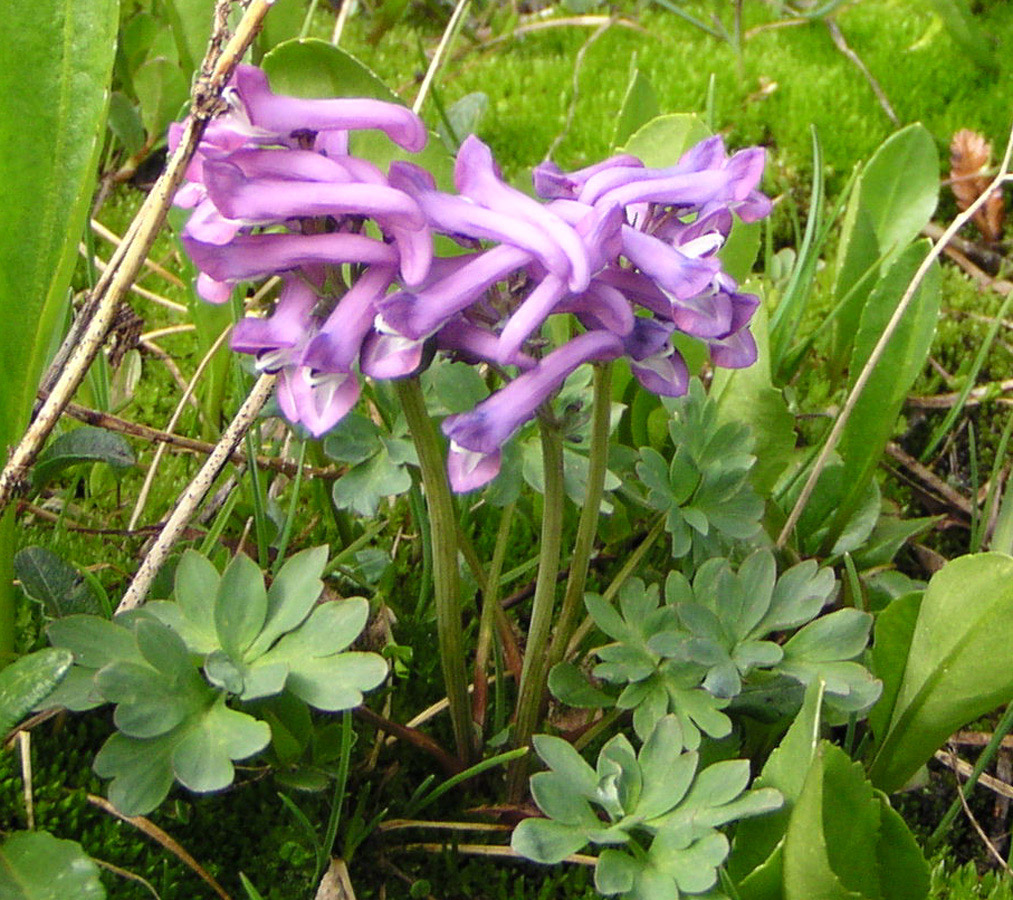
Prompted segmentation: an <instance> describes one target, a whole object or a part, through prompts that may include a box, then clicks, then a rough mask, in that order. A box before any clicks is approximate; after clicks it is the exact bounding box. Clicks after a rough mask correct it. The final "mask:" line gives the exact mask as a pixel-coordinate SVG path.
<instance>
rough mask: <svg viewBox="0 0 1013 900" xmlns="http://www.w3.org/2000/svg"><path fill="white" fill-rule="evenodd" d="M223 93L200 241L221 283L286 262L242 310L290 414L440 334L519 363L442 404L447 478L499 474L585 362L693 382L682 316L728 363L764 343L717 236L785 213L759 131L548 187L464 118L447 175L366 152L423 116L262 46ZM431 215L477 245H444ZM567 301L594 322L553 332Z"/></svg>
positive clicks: (326, 410) (418, 144) (549, 171)
mask: <svg viewBox="0 0 1013 900" xmlns="http://www.w3.org/2000/svg"><path fill="white" fill-rule="evenodd" d="M227 100H228V102H229V106H230V109H229V112H228V113H226V114H225V115H224V116H222V117H221V118H219V119H217V120H215V121H214V122H212V123H211V124H210V125H209V126H208V129H207V131H206V133H205V135H204V138H203V141H202V143H201V145H200V147H199V149H198V153H197V155H196V156H195V158H194V161H193V163H192V165H191V167H190V170H189V171H188V173H187V174H188V179H189V180H188V183H187V184H186V185H185V186H184V187H183V188H182V189H181V190H180V192H179V194H178V195H177V200H176V202H177V203H178V204H180V205H183V206H188V207H192V208H193V213H192V215H191V217H190V220H189V222H188V223H187V226H186V229H185V231H184V234H183V242H184V245H185V246H186V249H187V251H188V252H189V254H190V256H191V257H192V259H193V260H194V262H195V264H196V265H197V267H198V269H199V270H200V276H199V278H198V291H199V292H200V294H201V296H202V297H204V298H205V299H207V300H209V301H211V302H223V301H224V300H226V299H227V298H228V296H229V294H230V292H231V290H232V287H233V286H234V285H235V284H236V283H237V282H241V281H248V280H252V279H258V278H263V277H265V276H268V275H274V274H277V275H279V276H281V278H282V282H283V284H282V288H281V291H280V294H279V297H278V300H277V302H276V305H275V308H274V311H273V313H272V314H271V315H270V316H269V317H267V318H253V317H250V318H246V319H243V320H242V321H241V322H239V323H238V324H237V325H236V328H235V330H234V332H233V336H232V347H233V349H235V350H238V351H240V352H244V353H251V354H255V355H256V357H257V365H258V367H259V368H260V369H261V370H263V371H272V372H277V373H278V374H279V390H278V397H279V402H280V404H281V407H282V410H283V412H284V413H285V415H286V416H287V417H288V418H289V419H290V420H291V421H293V422H299V423H301V424H303V425H304V426H305V427H306V428H307V429H309V430H310V431H311V432H312V433H313V434H315V435H320V434H323V433H324V432H326V431H327V430H329V429H330V428H332V427H333V426H334V425H335V424H336V423H337V422H338V421H340V419H341V418H342V417H343V416H344V415H345V414H346V413H347V412H348V411H349V410H350V409H351V408H352V406H353V405H354V404H355V402H356V400H357V399H358V396H359V373H362V374H365V375H367V376H370V377H373V378H401V377H405V376H407V375H410V374H413V373H414V372H416V371H418V369H419V368H420V367H421V366H422V365H423V360H424V359H426V358H427V356H426V353H427V351H435V350H442V351H444V352H447V353H450V354H454V355H456V356H458V357H460V358H463V359H465V360H469V361H473V362H485V363H489V364H492V365H493V366H495V367H496V368H497V370H498V371H500V372H501V373H504V374H505V375H506V374H508V373H510V372H516V375H515V377H513V378H512V379H510V380H508V381H507V383H506V384H505V386H504V387H502V388H501V389H500V390H499V391H497V392H496V393H494V394H492V395H491V396H490V397H488V398H487V399H486V400H484V401H482V402H481V403H479V404H478V405H477V406H476V407H475V408H474V409H473V410H471V411H469V412H465V413H462V414H459V415H454V416H450V417H448V418H447V419H446V420H445V421H444V423H443V431H444V433H445V434H446V435H447V437H448V438H449V439H450V458H449V472H450V479H451V484H452V486H453V487H454V489H455V490H457V491H468V490H473V489H475V488H478V487H481V486H482V485H484V484H486V483H487V482H488V481H490V480H491V479H492V478H494V477H495V475H496V473H497V472H498V471H499V466H500V449H501V447H502V446H503V444H504V443H505V442H506V441H507V440H508V439H509V438H510V437H511V436H512V435H513V434H514V433H515V432H516V431H517V430H518V429H519V428H520V427H521V426H522V425H523V424H524V423H525V422H526V421H528V420H529V419H531V418H532V417H533V416H534V415H535V412H536V410H537V408H538V406H539V405H540V404H542V403H544V402H545V401H546V400H547V399H548V398H549V397H551V396H552V394H553V393H555V391H556V390H558V388H559V387H560V386H561V385H562V383H563V382H564V381H565V379H566V378H567V377H568V376H569V375H570V374H571V373H572V372H573V371H574V370H575V369H576V368H578V367H579V366H581V365H582V364H584V363H586V362H603V361H607V360H611V359H615V358H617V357H620V356H626V357H627V358H628V359H629V361H630V365H631V367H632V370H633V373H634V374H635V376H636V377H637V379H638V380H639V381H640V383H641V384H642V385H643V386H644V387H646V388H647V389H648V390H650V391H653V392H654V393H658V394H665V395H669V396H676V395H679V394H682V393H684V392H685V391H686V387H687V382H688V373H687V370H686V364H685V362H684V361H683V359H682V357H681V356H680V355H679V353H678V351H677V350H676V349H675V347H674V346H673V344H672V340H671V338H672V335H673V334H674V333H675V332H677V331H678V332H682V333H685V334H689V335H692V336H693V337H696V338H698V339H700V340H702V341H704V342H705V343H706V344H707V345H708V346H709V347H710V351H711V359H712V361H713V363H714V364H715V365H719V366H724V367H730V368H737V367H743V366H748V365H750V364H751V363H752V362H753V361H754V360H755V358H756V346H755V344H754V342H753V339H752V336H751V335H750V333H749V330H748V328H747V325H748V322H749V319H750V317H751V315H752V313H753V310H754V309H755V308H756V305H757V299H756V298H755V297H753V296H752V295H749V294H743V293H740V292H739V291H738V285H737V284H736V282H735V281H734V280H733V279H732V278H731V277H729V276H728V274H727V273H725V272H724V271H723V270H722V268H721V264H720V261H719V260H718V258H717V252H718V250H720V248H721V247H722V246H723V244H724V242H725V240H726V238H727V237H728V234H729V231H730V229H731V226H732V214H733V213H735V214H737V215H738V216H739V217H740V218H741V219H743V220H745V221H754V220H756V219H759V218H761V217H763V216H765V215H766V214H767V213H768V212H769V209H770V203H769V201H768V200H767V198H766V197H765V196H763V195H762V194H761V193H759V192H758V191H757V185H758V183H759V181H760V177H761V175H762V172H763V165H764V154H763V151H762V150H761V149H758V148H754V149H748V150H743V151H740V152H739V153H736V154H734V155H732V156H728V155H727V154H726V152H725V149H724V145H723V143H722V141H721V139H720V138H716V137H715V138H711V139H708V140H706V141H704V142H702V143H700V144H698V145H697V146H696V147H694V148H693V149H691V150H690V151H689V152H688V153H686V154H685V155H684V156H683V157H682V159H680V160H679V162H678V163H677V164H676V165H674V166H672V167H670V168H666V169H650V168H647V167H645V166H644V165H643V163H642V162H641V161H640V160H639V159H637V158H636V157H633V156H629V155H620V156H615V157H612V158H611V159H608V160H605V161H604V162H601V163H599V164H597V165H595V166H591V167H589V168H586V169H582V170H580V171H576V172H570V173H565V172H562V171H560V170H559V169H558V168H557V167H556V166H554V165H553V164H551V163H544V164H542V165H541V166H539V167H538V168H536V169H535V171H534V185H535V190H536V192H537V194H538V195H539V197H540V198H542V199H540V200H539V199H534V198H532V197H529V196H528V195H526V194H524V193H522V192H520V191H518V190H516V189H515V188H513V187H511V186H510V185H508V184H506V183H505V182H504V181H503V180H502V178H501V176H500V173H499V171H498V169H497V166H496V163H495V161H494V159H493V157H492V154H491V152H490V151H489V148H488V147H486V146H485V145H484V144H483V143H482V142H481V141H480V140H478V138H475V137H469V138H468V139H467V140H466V141H465V142H464V144H463V145H462V146H461V149H460V151H459V153H458V156H457V161H456V166H455V170H454V180H455V186H456V189H457V193H456V194H448V193H445V192H443V191H440V190H439V189H438V188H437V187H436V184H435V181H434V179H433V177H432V175H431V174H430V173H429V172H427V171H426V170H425V169H423V168H421V167H419V166H417V165H414V164H413V163H408V162H395V163H392V164H391V165H390V167H389V170H388V172H387V173H386V174H385V173H383V172H382V171H381V170H380V169H378V168H377V167H376V166H374V165H372V164H371V163H369V162H367V161H365V160H362V159H358V158H356V157H354V156H351V155H349V152H348V143H349V138H348V136H349V131H351V130H357V129H379V130H381V131H383V132H385V133H386V134H387V136H388V137H389V138H390V139H391V140H392V141H394V142H395V143H397V144H399V145H400V146H401V147H403V148H405V149H406V150H408V151H412V152H415V151H418V150H420V149H421V148H422V147H423V145H424V144H425V141H426V131H425V128H424V126H423V124H422V122H421V121H420V120H419V119H418V118H417V117H416V116H415V115H414V114H413V113H411V112H410V111H409V110H407V109H405V108H403V107H401V106H398V105H395V104H391V103H383V102H380V101H376V100H360V99H354V100H350V99H334V100H303V99H297V98H293V97H284V96H280V95H275V94H273V93H271V91H270V88H269V86H268V83H267V79H266V76H265V75H264V74H263V73H262V72H261V71H260V70H259V69H256V68H253V67H250V66H241V67H239V69H238V70H237V72H236V75H235V77H234V79H233V82H232V85H231V86H230V88H229V90H228V92H227ZM170 139H171V141H173V140H176V139H178V130H177V131H174V132H173V133H172V134H171V135H170ZM434 233H438V234H443V235H446V236H449V237H450V238H452V239H454V240H455V241H456V242H457V243H458V244H460V245H461V248H462V249H461V252H460V253H459V254H458V255H453V256H445V257H434V255H433V234H434ZM564 313H565V314H569V315H572V316H573V317H574V318H575V319H576V321H577V322H579V324H580V333H579V334H577V336H576V337H574V338H572V339H571V340H569V341H568V342H567V343H565V344H564V345H563V346H561V347H557V348H555V349H551V350H547V349H546V348H544V347H543V346H542V343H543V342H542V340H541V339H540V337H539V334H540V330H541V326H542V325H543V323H544V322H545V321H546V319H547V318H548V317H549V316H551V315H554V314H564Z"/></svg>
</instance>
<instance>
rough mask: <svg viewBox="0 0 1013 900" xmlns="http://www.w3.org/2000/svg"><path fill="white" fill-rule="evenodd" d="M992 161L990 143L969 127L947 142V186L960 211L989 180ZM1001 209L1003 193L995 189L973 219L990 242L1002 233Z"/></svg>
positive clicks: (980, 191)
mask: <svg viewBox="0 0 1013 900" xmlns="http://www.w3.org/2000/svg"><path fill="white" fill-rule="evenodd" d="M991 164H992V145H991V143H989V142H988V141H987V140H985V138H984V137H982V136H981V135H980V134H978V133H977V132H975V131H971V130H970V129H969V128H963V129H961V130H960V131H958V132H957V133H956V134H955V135H953V141H952V142H951V143H950V185H951V187H952V188H953V196H954V197H956V199H957V206H958V207H959V209H960V211H961V212H963V211H964V210H965V209H967V208H968V207H969V206H970V205H971V204H972V203H974V201H975V200H977V199H978V198H979V197H980V196H981V195H982V194H983V193H984V192H985V189H986V188H987V187H988V185H989V183H990V182H991V180H992V179H991V178H990V177H989V175H988V170H989V168H990V167H991ZM1004 212H1005V210H1004V208H1003V198H1002V192H1001V191H1000V190H999V189H996V190H994V191H993V192H992V194H991V195H990V196H989V198H988V200H986V201H985V205H984V206H982V207H981V208H980V209H979V210H978V211H977V212H976V213H975V214H974V217H973V219H972V221H973V222H974V224H975V225H977V226H978V230H979V231H980V232H981V235H982V237H983V238H984V239H985V240H986V241H988V242H989V243H993V244H994V243H996V242H997V241H998V240H999V238H1000V237H1001V236H1002V223H1003V217H1004Z"/></svg>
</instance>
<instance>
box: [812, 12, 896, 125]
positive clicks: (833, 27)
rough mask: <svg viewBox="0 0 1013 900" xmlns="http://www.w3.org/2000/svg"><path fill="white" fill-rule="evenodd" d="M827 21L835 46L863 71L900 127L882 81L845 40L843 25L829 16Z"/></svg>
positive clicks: (890, 116)
mask: <svg viewBox="0 0 1013 900" xmlns="http://www.w3.org/2000/svg"><path fill="white" fill-rule="evenodd" d="M825 22H826V25H827V31H829V32H830V39H831V40H832V41H833V42H834V46H835V47H836V48H837V49H838V50H840V51H841V53H843V54H844V55H845V56H846V57H847V58H848V60H849V61H850V62H852V63H853V64H854V66H855V68H857V69H858V71H859V72H861V73H862V76H863V77H864V78H865V80H866V81H867V82H869V87H871V88H872V92H873V93H874V94H875V95H876V99H877V100H878V101H879V105H880V106H882V107H883V112H885V113H886V117H887V118H888V119H889V120H890V121H891V122H893V124H894V125H896V126H897V127H898V128H899V127H900V119H898V118H897V113H895V112H894V111H893V107H892V106H891V105H890V100H889V98H887V96H886V91H884V90H883V88H882V85H880V83H879V82H878V81H877V80H876V78H875V77H874V76H873V74H872V72H870V71H869V68H868V66H866V64H865V63H864V62H862V58H861V57H860V56H859V55H858V54H857V53H855V51H854V50H852V49H851V47H849V46H848V42H847V41H846V40H844V34H843V33H842V32H841V27H840V26H839V25H838V24H837V21H836V20H835V19H831V18H827V19H825Z"/></svg>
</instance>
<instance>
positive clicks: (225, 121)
mask: <svg viewBox="0 0 1013 900" xmlns="http://www.w3.org/2000/svg"><path fill="white" fill-rule="evenodd" d="M225 98H226V100H227V102H228V104H229V109H228V112H227V113H226V114H225V115H224V116H222V117H221V118H219V119H216V120H215V121H214V122H212V123H210V124H209V125H208V129H207V132H206V133H205V136H204V139H203V140H202V141H201V143H200V145H199V147H198V151H197V154H196V155H195V158H194V160H193V162H192V163H191V165H190V166H189V168H188V170H187V177H188V179H189V182H188V183H187V184H186V185H184V187H183V188H182V189H181V190H180V192H179V194H178V196H177V203H178V204H179V205H182V206H187V207H191V208H193V210H194V212H193V214H192V215H191V218H190V220H189V222H188V223H187V226H186V228H185V229H184V232H183V241H184V245H185V246H186V248H187V250H188V252H189V253H190V255H191V257H193V258H194V261H195V262H196V263H197V266H198V268H199V269H200V270H201V277H200V278H199V280H198V290H199V292H200V293H201V295H202V296H203V297H204V298H205V299H207V300H210V301H212V302H223V301H224V300H225V299H227V298H228V296H229V293H230V289H231V286H232V285H234V284H235V283H236V282H238V281H243V280H247V279H252V278H260V277H264V276H266V275H269V274H274V273H277V272H291V271H295V270H297V269H300V268H302V267H304V266H307V265H313V264H321V265H342V264H344V263H356V262H359V263H366V264H376V263H379V264H382V265H385V266H387V265H391V264H393V265H395V266H398V267H399V268H400V274H401V277H402V279H403V280H404V282H405V283H407V284H418V283H419V282H421V281H422V280H423V279H424V278H425V276H426V273H427V272H428V270H429V265H430V262H431V259H432V241H431V237H430V234H429V229H428V226H427V224H426V220H425V217H424V215H423V214H422V211H421V210H420V209H419V207H418V205H417V204H416V203H415V202H414V201H413V200H412V199H411V198H410V197H409V196H408V195H407V194H405V193H404V192H403V191H399V190H396V189H395V188H393V187H391V186H390V185H389V183H388V181H387V178H386V176H385V175H384V174H383V173H382V172H381V171H380V170H379V169H377V168H376V167H375V166H373V165H372V164H370V163H368V162H367V161H365V160H360V159H356V158H355V157H352V156H349V155H347V148H348V132H349V131H350V130H362V129H377V130H380V131H383V132H384V133H386V134H387V135H388V137H390V139H391V140H393V141H394V142H395V143H397V144H399V145H401V146H402V147H404V148H405V149H408V150H412V151H416V150H419V149H421V148H422V147H423V146H424V145H425V141H426V131H425V127H424V126H423V124H422V122H421V120H420V119H419V118H418V117H417V116H416V115H415V114H414V113H412V112H411V111H410V110H408V109H406V108H404V107H402V106H399V105H397V104H394V103H384V102H382V101H379V100H366V99H333V100H305V99H301V98H297V97H286V96H281V95H278V94H274V93H272V92H271V90H270V88H269V87H268V83H267V77H266V75H264V73H263V72H261V71H260V70H259V69H256V68H254V67H252V66H239V67H238V68H237V70H236V73H235V75H234V77H233V80H232V82H231V84H230V86H229V88H228V89H227V90H226V93H225ZM179 133H180V128H179V127H178V126H176V127H174V128H173V129H171V130H170V147H172V146H174V144H175V143H176V142H177V141H178V139H179ZM366 221H371V222H374V223H376V225H377V226H378V228H379V230H380V233H381V235H382V239H376V238H372V237H366V236H365V235H363V234H360V233H359V232H360V231H362V230H363V225H364V223H365V222H366ZM279 228H283V229H284V230H279ZM265 229H266V230H265ZM388 242H390V243H388Z"/></svg>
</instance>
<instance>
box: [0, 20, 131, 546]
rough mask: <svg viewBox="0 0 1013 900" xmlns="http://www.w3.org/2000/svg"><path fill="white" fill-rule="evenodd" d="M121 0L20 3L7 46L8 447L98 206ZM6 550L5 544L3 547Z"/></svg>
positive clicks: (1, 150) (1, 131) (3, 292)
mask: <svg viewBox="0 0 1013 900" xmlns="http://www.w3.org/2000/svg"><path fill="white" fill-rule="evenodd" d="M118 7H119V4H118V3H117V2H116V0H94V2H91V3H79V2H73V0H39V2H37V3H10V4H7V5H6V6H5V9H4V27H5V28H6V29H8V34H11V35H17V36H18V37H17V41H13V42H11V41H8V42H5V43H4V46H3V50H2V51H0V184H2V185H3V186H4V187H3V204H0V297H4V298H7V299H8V300H9V301H11V300H12V298H17V299H16V302H13V301H12V302H8V303H6V304H5V307H6V308H5V311H4V356H3V359H4V377H3V378H2V379H0V447H7V446H10V445H12V444H14V443H16V441H17V439H18V437H19V436H20V432H21V430H22V428H23V427H24V425H25V423H26V422H27V419H28V414H29V412H30V411H31V407H32V402H33V400H34V398H35V391H36V387H37V385H38V381H39V377H40V376H41V374H42V367H43V364H44V362H45V358H46V354H47V353H48V352H49V349H50V343H51V341H52V339H53V336H54V332H55V331H56V330H57V329H58V328H59V326H60V323H61V321H62V318H63V309H64V305H65V301H66V295H67V287H68V285H69V284H70V277H71V272H72V270H73V266H74V261H75V259H76V257H77V245H78V241H79V240H80V237H81V232H82V230H83V228H84V225H85V221H86V218H87V215H88V209H89V207H90V205H91V192H92V185H93V183H94V178H95V161H96V159H97V157H98V153H99V150H100V149H101V142H100V137H101V136H102V135H103V134H104V130H105V110H106V104H107V93H108V83H109V75H110V72H111V71H112V65H113V56H114V52H115V48H116V29H117V26H118V24H119V15H118ZM4 552H6V551H4Z"/></svg>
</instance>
